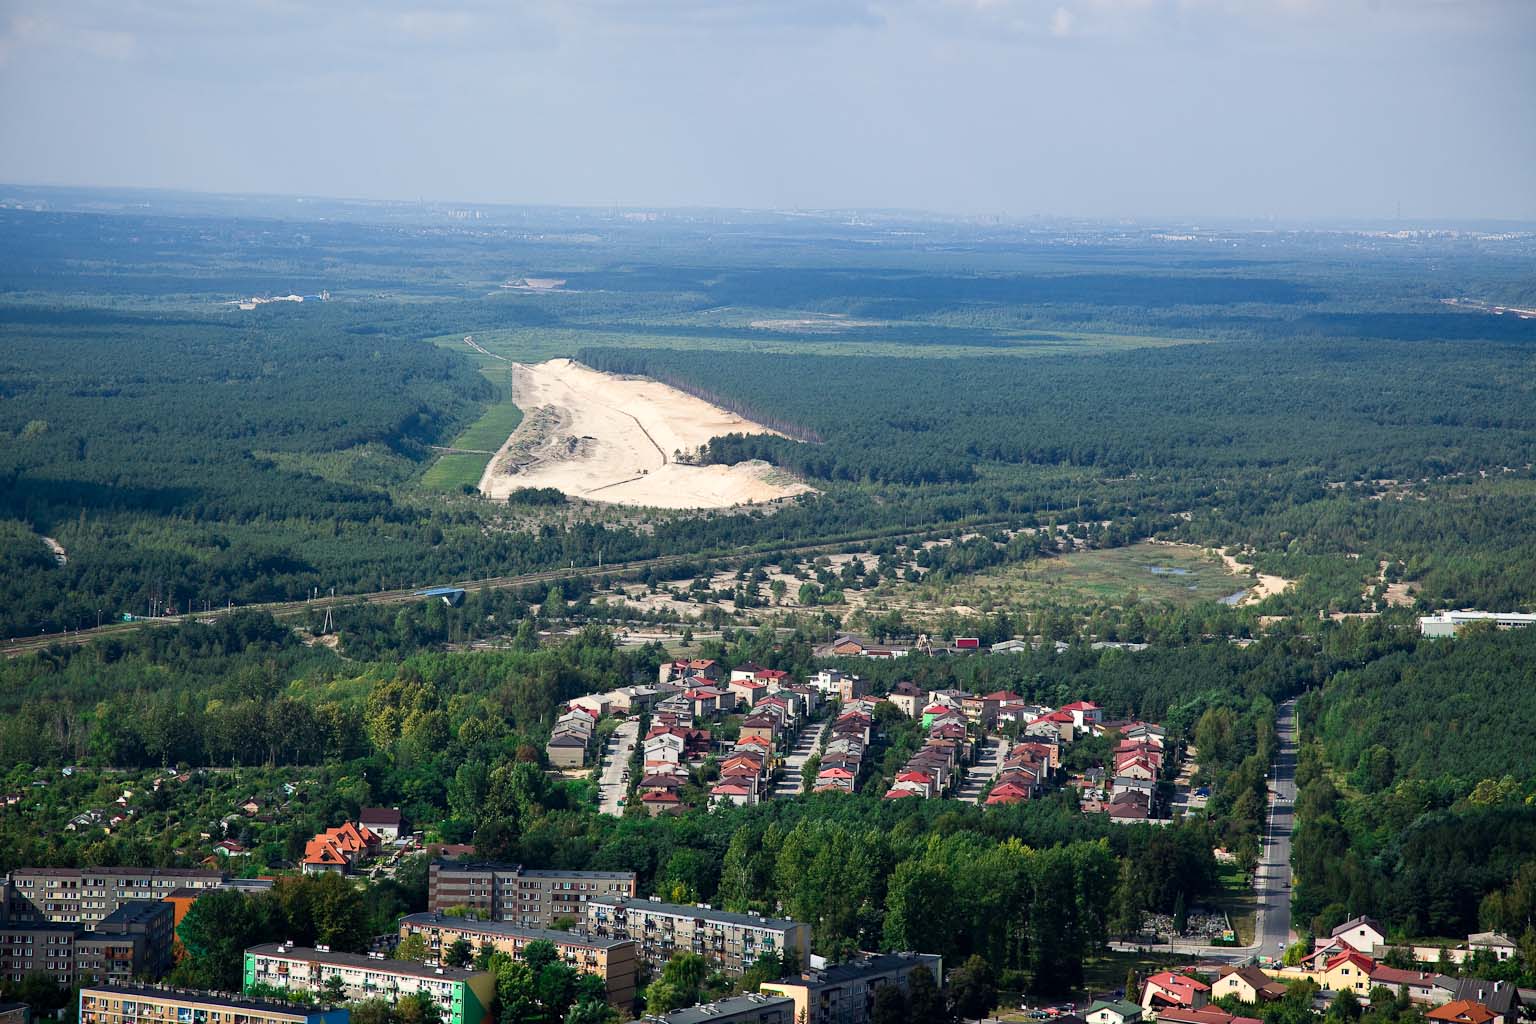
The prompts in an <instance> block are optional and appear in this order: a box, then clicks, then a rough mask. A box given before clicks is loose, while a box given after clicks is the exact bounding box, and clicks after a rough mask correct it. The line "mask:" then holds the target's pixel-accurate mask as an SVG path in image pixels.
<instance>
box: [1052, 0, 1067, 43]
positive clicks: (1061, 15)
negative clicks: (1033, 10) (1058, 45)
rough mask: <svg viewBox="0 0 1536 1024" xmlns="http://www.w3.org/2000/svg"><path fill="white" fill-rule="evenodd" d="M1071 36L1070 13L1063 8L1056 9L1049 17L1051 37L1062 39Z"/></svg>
mask: <svg viewBox="0 0 1536 1024" xmlns="http://www.w3.org/2000/svg"><path fill="white" fill-rule="evenodd" d="M1071 34H1072V12H1071V11H1069V10H1067V9H1066V8H1065V7H1058V8H1056V12H1055V13H1054V14H1052V15H1051V35H1053V36H1055V37H1056V38H1057V39H1064V38H1066V37H1067V36H1069V35H1071Z"/></svg>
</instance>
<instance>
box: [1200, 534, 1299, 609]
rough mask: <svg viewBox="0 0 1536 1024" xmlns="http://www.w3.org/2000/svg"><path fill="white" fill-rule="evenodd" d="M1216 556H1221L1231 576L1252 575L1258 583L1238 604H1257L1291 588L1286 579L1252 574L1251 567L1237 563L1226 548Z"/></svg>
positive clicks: (1257, 573)
mask: <svg viewBox="0 0 1536 1024" xmlns="http://www.w3.org/2000/svg"><path fill="white" fill-rule="evenodd" d="M1217 554H1219V555H1221V560H1222V562H1223V563H1225V565H1226V567H1227V571H1228V572H1230V573H1231V574H1232V575H1234V576H1248V575H1252V576H1254V577H1255V578H1256V579H1257V580H1258V581H1259V582H1258V583H1257V585H1255V586H1254V588H1253V589H1252V590H1250V591H1249V592H1248V596H1247V597H1245V598H1243V599H1242V600H1241V601H1239V602H1238V604H1258V603H1259V602H1260V601H1262V600H1264V599H1265V598H1266V597H1273V596H1274V595H1276V594H1283V593H1285V592H1286V591H1287V590H1289V589H1290V587H1291V581H1290V580H1288V579H1286V578H1285V577H1284V576H1267V575H1265V574H1264V573H1261V572H1254V571H1253V566H1251V565H1244V564H1243V563H1242V562H1239V561H1238V560H1237V559H1236V558H1234V557H1233V556H1232V555H1231V554H1229V553H1228V550H1227V549H1226V548H1222V549H1221V550H1220V551H1219V552H1217Z"/></svg>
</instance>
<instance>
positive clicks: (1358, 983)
mask: <svg viewBox="0 0 1536 1024" xmlns="http://www.w3.org/2000/svg"><path fill="white" fill-rule="evenodd" d="M1375 971H1376V961H1374V960H1372V959H1371V958H1370V957H1368V956H1366V955H1365V954H1364V953H1340V954H1339V955H1338V956H1335V957H1333V958H1332V959H1331V960H1329V961H1328V963H1327V964H1326V965H1325V966H1324V967H1323V969H1322V971H1320V972H1319V973H1318V976H1317V983H1318V984H1319V985H1321V986H1322V987H1323V988H1325V989H1327V990H1328V991H1330V992H1343V991H1344V990H1345V989H1349V990H1351V991H1353V992H1354V993H1355V994H1356V995H1357V996H1363V995H1366V994H1368V993H1369V992H1370V991H1371V975H1372V974H1374V973H1375Z"/></svg>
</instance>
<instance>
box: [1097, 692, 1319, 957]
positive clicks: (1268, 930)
mask: <svg viewBox="0 0 1536 1024" xmlns="http://www.w3.org/2000/svg"><path fill="white" fill-rule="evenodd" d="M1275 736H1276V740H1277V743H1276V745H1275V762H1274V764H1273V766H1272V767H1271V769H1270V773H1269V780H1270V787H1271V790H1272V796H1271V801H1270V813H1269V824H1268V829H1267V830H1266V835H1265V837H1264V847H1263V851H1262V853H1261V854H1260V858H1259V866H1258V869H1257V870H1256V871H1255V872H1254V883H1253V884H1254V892H1255V895H1256V896H1257V897H1258V904H1259V905H1258V912H1257V920H1256V922H1255V932H1256V933H1257V936H1256V937H1257V941H1256V942H1255V943H1254V944H1253V945H1251V946H1245V947H1242V948H1232V947H1226V946H1205V945H1199V944H1196V943H1174V944H1173V945H1171V946H1170V945H1167V944H1159V945H1157V946H1155V947H1138V946H1136V945H1132V944H1129V943H1124V942H1112V943H1110V947H1111V948H1112V949H1117V950H1125V951H1134V950H1136V949H1138V948H1152V949H1156V950H1158V951H1160V952H1170V953H1181V954H1188V955H1190V956H1201V957H1210V958H1211V959H1214V960H1246V959H1247V958H1248V957H1252V956H1268V957H1278V956H1279V955H1280V954H1281V953H1282V952H1284V950H1285V946H1286V944H1287V943H1289V942H1290V939H1291V887H1290V883H1291V830H1292V828H1293V826H1294V824H1295V807H1296V702H1295V701H1294V700H1288V701H1286V702H1285V703H1284V704H1281V705H1280V706H1279V708H1277V709H1276V715H1275Z"/></svg>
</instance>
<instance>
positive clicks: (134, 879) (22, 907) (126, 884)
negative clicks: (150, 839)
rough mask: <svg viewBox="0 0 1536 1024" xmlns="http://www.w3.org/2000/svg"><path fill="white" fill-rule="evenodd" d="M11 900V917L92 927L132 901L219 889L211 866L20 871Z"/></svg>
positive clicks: (13, 875) (220, 878)
mask: <svg viewBox="0 0 1536 1024" xmlns="http://www.w3.org/2000/svg"><path fill="white" fill-rule="evenodd" d="M6 877H7V881H9V882H10V884H11V889H10V890H9V896H8V898H7V899H6V900H5V902H6V904H7V906H8V907H9V914H10V919H11V920H12V921H18V920H33V921H56V922H59V923H62V924H82V925H86V926H87V927H89V926H90V925H92V924H94V923H96V922H97V921H101V920H104V919H105V918H106V917H107V915H109V914H111V913H112V912H113V911H115V910H116V909H117V908H118V907H119V906H121V905H122V904H123V903H125V902H127V901H129V900H158V899H161V898H162V897H164V896H165V895H167V894H168V893H171V892H173V891H175V890H176V889H182V888H186V889H216V888H218V887H219V885H220V884H222V883H223V881H224V873H223V872H222V871H218V870H213V869H208V868H17V869H15V870H14V871H12V872H11V873H10V874H9V875H8V876H6Z"/></svg>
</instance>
